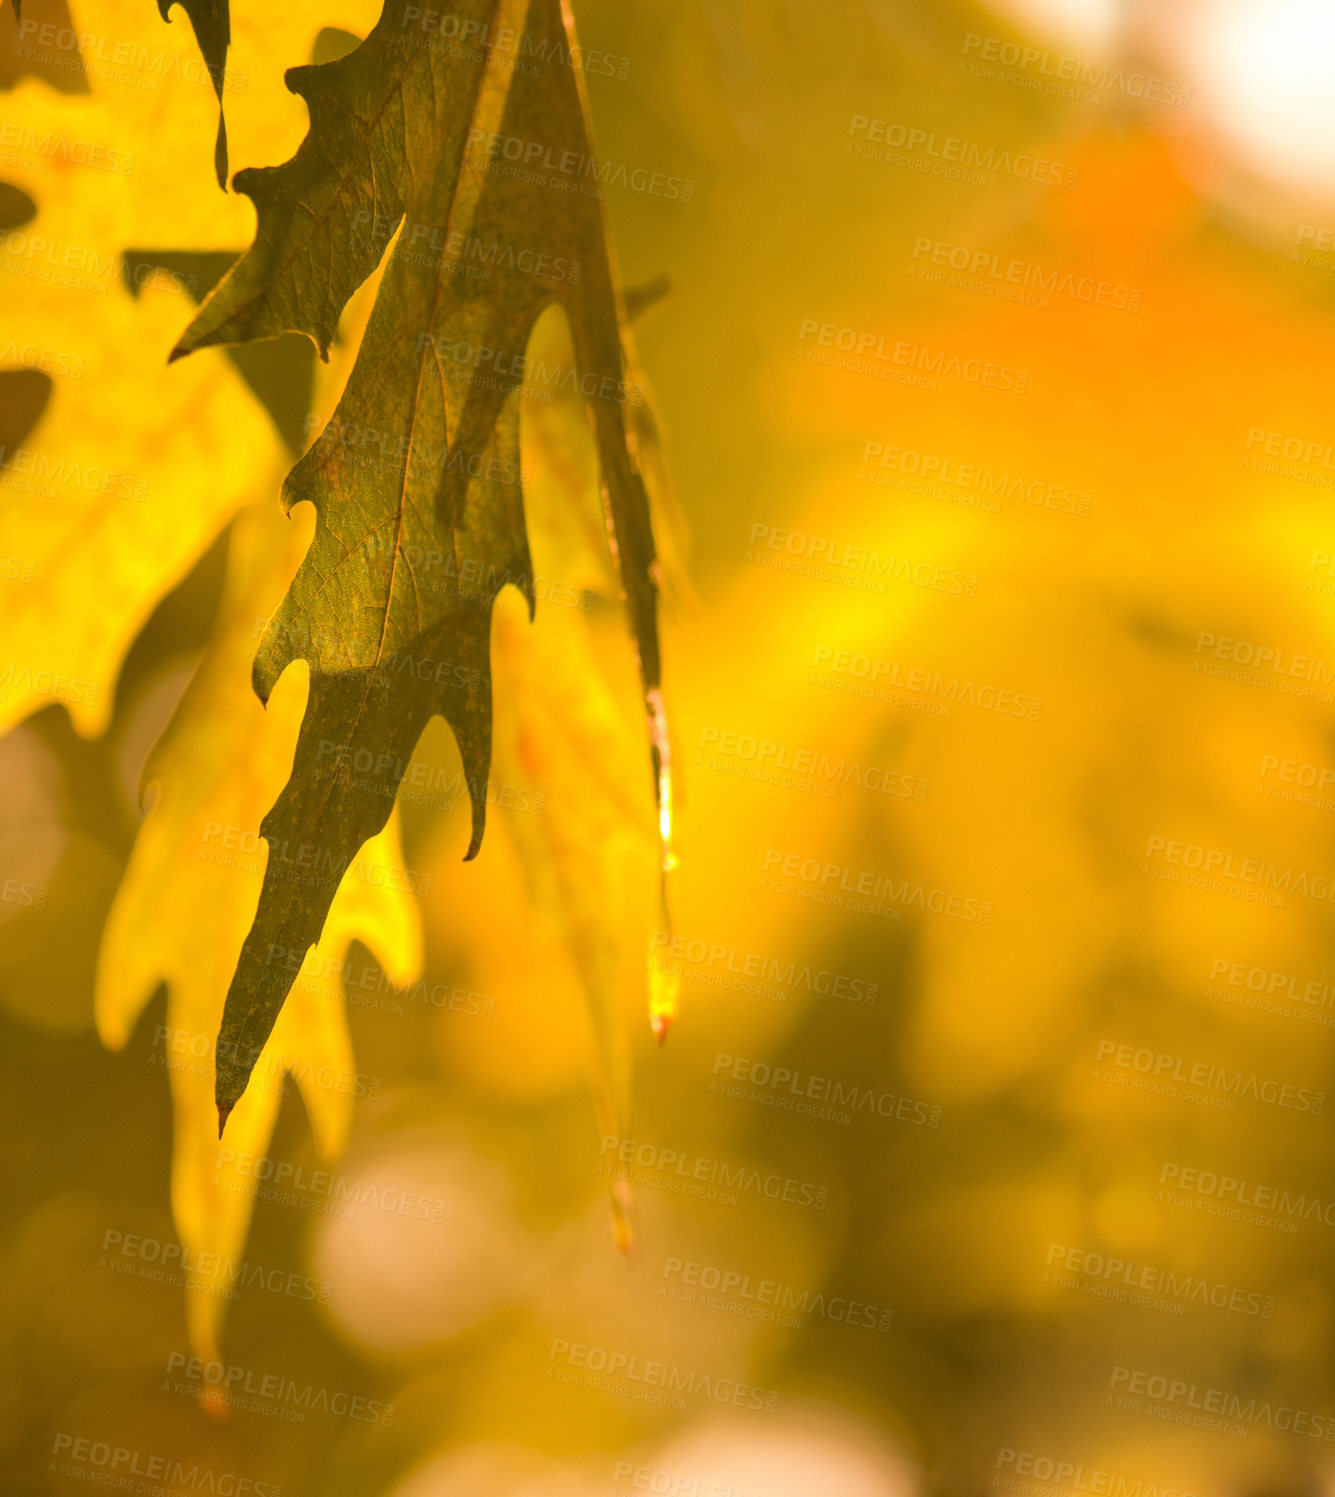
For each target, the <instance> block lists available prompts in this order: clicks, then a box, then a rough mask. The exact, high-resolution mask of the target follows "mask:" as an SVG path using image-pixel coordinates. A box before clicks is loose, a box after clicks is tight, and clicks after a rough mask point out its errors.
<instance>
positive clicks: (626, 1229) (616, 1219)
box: [612, 1180, 635, 1266]
mask: <svg viewBox="0 0 1335 1497" xmlns="http://www.w3.org/2000/svg"><path fill="white" fill-rule="evenodd" d="M634 1205H635V1198H634V1195H633V1193H632V1191H631V1188H630V1182H629V1181H628V1180H613V1182H612V1235H613V1236H614V1237H615V1239H616V1245H617V1251H618V1252H619V1253H620V1254H621V1256H622V1257H623V1258H624V1259H625V1260H626V1263H627V1265H628V1266H629V1265H630V1264H631V1263H633V1262H634V1261H635V1227H634V1224H633V1223H632V1221H631V1212H632V1210H633V1209H634Z"/></svg>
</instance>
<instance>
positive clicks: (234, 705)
mask: <svg viewBox="0 0 1335 1497" xmlns="http://www.w3.org/2000/svg"><path fill="white" fill-rule="evenodd" d="M307 539H308V532H307V527H305V526H302V525H300V524H297V523H293V522H288V521H285V520H284V519H283V518H282V516H281V515H280V514H279V513H278V511H277V508H276V507H275V506H274V505H273V504H272V501H270V500H267V499H266V500H262V501H260V502H259V503H257V504H256V505H254V506H252V507H251V508H249V509H247V510H246V511H244V512H243V513H242V515H241V516H240V518H239V519H238V520H237V523H236V530H235V533H234V535H233V538H232V553H231V556H230V559H229V572H228V583H227V597H226V599H225V602H224V609H223V615H222V618H221V619H220V623H219V627H218V630H217V634H216V636H215V638H214V640H213V642H212V644H211V646H210V648H209V651H208V653H207V655H206V656H205V659H204V662H203V664H202V665H201V667H200V670H199V671H198V673H197V675H196V676H195V678H194V680H193V681H192V682H191V684H190V686H189V688H188V689H187V692H186V694H185V696H184V697H183V698H182V701H181V703H180V705H179V707H178V709H177V711H176V714H175V716H174V718H173V719H172V722H171V724H170V725H169V727H168V729H167V731H166V733H165V734H164V736H163V738H162V739H161V741H160V742H159V744H158V745H157V747H156V748H155V749H154V751H153V753H152V755H151V756H150V759H149V762H148V765H147V767H146V769H145V774H144V782H145V787H146V788H147V789H149V790H152V789H154V788H155V789H156V799H155V800H154V801H153V804H152V807H151V809H150V810H149V812H148V815H147V817H146V819H145V821H144V824H143V826H142V828H141V829H140V833H139V837H138V840H137V842H136V844H135V848H134V852H133V854H132V856H131V859H130V865H129V869H128V871H127V873H126V876H125V881H124V883H123V884H122V886H121V888H120V891H119V893H118V894H117V896H116V901H115V904H114V905H113V907H112V911H111V915H110V917H109V919H108V922H107V927H106V931H105V934H104V937H103V944H102V952H101V958H100V964H99V971H98V978H97V994H96V1006H97V1021H98V1028H99V1031H100V1033H101V1035H102V1038H103V1040H104V1041H105V1042H106V1043H107V1044H108V1045H111V1046H113V1047H117V1048H118V1047H120V1046H122V1045H123V1044H124V1043H125V1041H126V1039H127V1038H128V1036H129V1033H130V1031H131V1029H132V1028H133V1026H134V1023H135V1021H136V1019H137V1018H138V1016H139V1014H140V1013H141V1012H142V1010H143V1007H144V1005H145V1003H147V1001H148V1000H149V998H150V997H152V995H153V993H154V992H155V991H156V990H157V987H158V985H159V984H160V983H162V982H165V983H166V984H167V986H168V1000H167V1024H166V1026H165V1027H166V1029H167V1031H168V1033H167V1034H166V1035H165V1036H162V1037H161V1039H162V1043H161V1045H160V1046H157V1045H155V1050H154V1053H155V1056H157V1057H159V1058H161V1059H162V1060H163V1061H165V1063H166V1064H167V1065H168V1067H169V1069H170V1081H171V1091H172V1101H173V1108H174V1112H175V1150H174V1159H173V1167H172V1208H173V1212H174V1214H175V1218H176V1225H177V1230H178V1232H179V1233H180V1237H181V1242H182V1245H183V1246H184V1247H185V1249H186V1250H187V1254H188V1257H187V1259H186V1262H187V1265H191V1264H193V1265H195V1271H194V1272H192V1273H190V1274H189V1275H188V1279H187V1290H186V1294H187V1312H188V1324H189V1329H190V1336H191V1342H192V1345H193V1346H194V1349H195V1351H196V1353H197V1354H198V1355H200V1356H201V1357H207V1358H213V1357H216V1356H217V1344H218V1335H219V1331H220V1326H221V1318H222V1310H223V1307H224V1305H225V1303H226V1301H225V1300H224V1298H223V1297H222V1295H223V1293H224V1291H225V1290H226V1289H227V1287H228V1286H229V1284H230V1282H231V1280H232V1277H233V1275H234V1273H235V1270H236V1266H237V1265H238V1263H239V1262H240V1259H241V1254H242V1250H243V1247H244V1243H245V1238H246V1233H247V1229H248V1227H249V1223H250V1216H251V1211H252V1205H253V1198H252V1195H251V1194H250V1193H249V1189H250V1188H251V1187H252V1182H251V1181H250V1180H248V1179H244V1178H242V1177H241V1175H240V1174H239V1165H238V1163H237V1160H238V1157H239V1156H244V1155H250V1156H259V1155H263V1154H264V1152H265V1149H266V1146H267V1143H268V1140H269V1137H270V1135H271V1133H272V1131H273V1126H274V1122H275V1119H276V1117H277V1115H278V1108H279V1104H280V1101H281V1099H282V1095H283V1092H284V1090H285V1088H286V1082H285V1080H284V1074H285V1073H286V1072H290V1073H291V1074H292V1075H293V1076H294V1077H295V1079H296V1082H297V1085H298V1087H299V1088H300V1091H301V1094H302V1096H303V1098H304V1100H305V1103H306V1110H307V1113H308V1115H309V1117H310V1121H311V1128H312V1131H313V1133H314V1135H315V1141H316V1145H317V1147H318V1148H319V1150H320V1152H321V1153H322V1154H323V1155H325V1156H331V1155H335V1154H337V1153H338V1152H339V1151H340V1150H341V1148H342V1146H343V1143H344V1141H345V1139H346V1136H347V1131H348V1125H349V1120H350V1117H351V1110H352V1102H353V1094H354V1092H355V1090H356V1089H357V1086H356V1082H355V1079H354V1078H355V1066H354V1064H353V1059H352V1052H351V1046H350V1043H349V1038H348V1032H347V1025H346V1022H345V1019H344V1013H343V1005H342V988H341V983H339V981H338V979H337V977H335V979H334V984H333V986H334V991H332V993H331V991H330V990H329V989H322V988H320V987H319V986H317V985H315V984H307V983H306V982H304V981H303V980H298V981H297V983H296V986H295V987H294V989H293V993H292V996H291V999H290V1001H289V1002H288V1004H287V1006H286V1008H285V1010H284V1012H283V1015H282V1019H281V1021H280V1022H279V1024H278V1025H277V1026H276V1027H275V1029H274V1032H273V1035H272V1036H271V1037H270V1041H269V1044H268V1046H267V1048H266V1050H265V1053H264V1057H263V1059H262V1062H261V1071H262V1079H260V1080H259V1081H257V1084H256V1085H255V1086H254V1087H252V1088H251V1092H250V1095H249V1096H248V1097H247V1099H246V1103H245V1105H244V1106H243V1107H241V1108H240V1109H239V1111H238V1113H237V1116H236V1118H235V1121H234V1122H233V1125H232V1133H231V1135H230V1137H229V1145H230V1148H229V1149H228V1150H226V1151H221V1152H220V1150H219V1146H218V1143H217V1136H216V1135H217V1130H216V1113H215V1111H214V1108H213V1100H212V1098H213V1064H212V1060H211V1050H212V1043H211V1042H212V1036H213V1034H214V1032H215V1031H216V1029H217V1025H218V1022H219V1018H220V1016H221V1013H222V1006H223V997H224V994H225V992H226V989H227V982H228V979H229V977H230V976H231V973H232V969H233V967H234V965H235V961H236V953H237V951H238V950H239V949H240V946H241V942H242V940H243V938H244V936H245V932H246V929H247V927H248V926H249V924H250V921H251V919H252V917H253V915H254V910H255V904H256V900H257V898H258V895H259V888H260V883H261V877H262V873H263V868H264V863H265V850H264V847H263V844H262V843H261V842H260V840H259V836H258V829H259V819H260V815H261V812H262V810H263V808H264V807H265V806H267V805H268V804H269V803H270V801H271V800H272V798H273V796H274V794H275V792H276V789H277V787H278V786H279V785H280V784H281V783H282V780H283V777H284V775H285V774H286V773H287V771H288V768H289V766H290V764H291V756H292V743H293V738H294V735H295V732H296V727H297V723H298V721H299V720H300V717H301V711H302V706H303V701H302V697H303V695H304V692H303V687H302V682H301V680H300V678H299V676H297V675H295V674H294V675H293V676H292V677H290V678H289V679H288V680H286V681H285V682H284V683H283V687H282V689H280V690H279V691H277V692H275V694H274V696H273V698H272V700H271V701H270V703H269V709H268V711H267V712H266V711H265V710H264V708H263V707H261V705H260V704H259V702H258V701H257V700H256V699H255V696H254V693H253V692H252V691H251V689H250V680H249V669H250V656H251V650H252V648H253V643H254V639H255V635H256V631H257V628H258V627H259V626H260V624H262V622H263V620H264V618H265V617H266V616H267V613H268V612H269V610H270V609H271V608H272V607H273V605H274V602H275V601H276V600H277V598H278V597H280V596H281V594H282V590H283V588H284V587H285V586H286V585H287V583H288V582H289V581H290V579H291V576H292V573H293V570H294V569H295V567H296V565H297V562H298V560H299V558H300V556H301V553H302V550H303V549H304V546H305V543H306V541H307ZM270 857H271V859H272V860H274V861H276V862H282V864H283V866H284V869H285V871H286V875H287V877H289V878H300V877H309V876H316V877H318V876H319V875H318V874H314V875H312V874H308V873H306V872H305V871H304V870H305V869H306V868H307V866H308V859H307V857H306V850H304V849H299V848H295V847H289V848H282V849H275V850H273V851H271V853H270ZM401 863H402V855H401V853H400V851H399V839H398V831H397V823H396V822H391V823H390V824H389V826H388V827H387V828H386V829H385V830H384V831H382V832H381V833H380V834H379V836H378V837H377V838H376V839H375V840H374V841H373V842H372V843H370V844H369V845H368V846H367V848H366V849H365V850H364V851H363V853H362V855H361V857H360V858H359V859H357V861H356V862H355V863H353V864H352V865H351V866H350V867H349V868H348V870H347V871H346V873H345V874H344V875H343V877H342V879H341V882H340V881H339V880H338V879H337V878H335V879H334V880H333V882H334V884H335V885H336V886H337V893H335V892H334V890H333V888H331V890H330V896H331V898H332V907H331V910H330V918H329V920H328V922H327V923H326V926H325V931H324V935H323V938H322V940H321V942H320V946H319V957H320V963H319V967H318V970H319V971H320V972H328V971H333V972H335V973H336V972H337V970H338V965H339V963H340V962H341V961H342V960H343V958H344V956H345V954H346V951H347V948H348V947H349V945H350V944H351V942H352V941H353V940H359V941H361V942H363V943H364V944H365V945H366V946H368V947H369V948H370V949H371V950H372V951H373V952H374V953H375V955H376V957H377V958H378V960H379V961H380V963H381V965H382V966H383V967H384V968H385V970H386V972H387V973H389V974H390V975H391V976H392V977H393V979H394V980H395V981H396V982H398V983H405V982H408V981H410V980H412V979H413V978H415V977H416V976H417V975H418V972H419V968H420V963H421V934H420V928H419V923H418V917H417V909H416V905H415V904H414V903H413V900H412V898H411V896H410V895H409V894H408V893H407V892H406V891H404V890H403V889H402V882H401V881H399V880H394V879H393V878H389V877H386V876H385V873H386V871H388V870H394V869H397V868H399V867H400V866H401ZM299 870H302V871H299ZM396 884H397V887H394V886H395V885H396ZM306 955H307V953H306V949H305V947H302V948H301V950H300V951H294V952H291V953H271V958H272V959H273V960H274V961H275V962H280V963H283V964H287V963H289V962H290V963H291V965H292V970H293V973H294V974H295V971H296V970H297V969H298V968H299V967H300V966H301V963H302V961H303V960H304V959H305V957H306Z"/></svg>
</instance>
